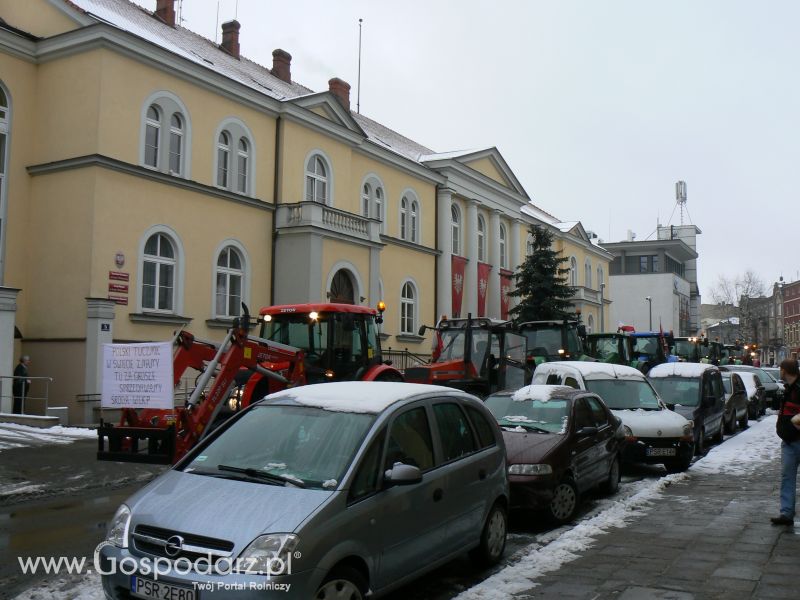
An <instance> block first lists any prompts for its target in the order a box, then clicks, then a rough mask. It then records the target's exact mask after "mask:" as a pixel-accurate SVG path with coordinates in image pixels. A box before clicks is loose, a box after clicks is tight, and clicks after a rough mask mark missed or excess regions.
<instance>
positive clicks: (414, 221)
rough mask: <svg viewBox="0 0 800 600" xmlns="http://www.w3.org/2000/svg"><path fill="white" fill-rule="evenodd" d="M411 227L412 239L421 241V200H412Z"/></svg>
mask: <svg viewBox="0 0 800 600" xmlns="http://www.w3.org/2000/svg"><path fill="white" fill-rule="evenodd" d="M409 219H410V221H409V228H410V229H411V238H410V239H411V241H412V242H415V243H416V242H419V202H417V201H416V200H412V201H411V214H410V215H409Z"/></svg>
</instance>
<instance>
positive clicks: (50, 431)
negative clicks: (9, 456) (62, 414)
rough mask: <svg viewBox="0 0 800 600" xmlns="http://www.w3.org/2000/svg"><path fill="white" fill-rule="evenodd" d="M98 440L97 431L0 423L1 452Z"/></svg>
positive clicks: (58, 426) (57, 426)
mask: <svg viewBox="0 0 800 600" xmlns="http://www.w3.org/2000/svg"><path fill="white" fill-rule="evenodd" d="M89 438H97V430H95V429H87V428H83V427H62V426H61V425H55V426H53V427H48V428H47V429H42V428H40V427H30V426H28V425H17V424H16V423H0V450H8V449H10V448H24V447H25V446H33V445H44V444H71V443H72V442H74V441H75V440H81V439H89Z"/></svg>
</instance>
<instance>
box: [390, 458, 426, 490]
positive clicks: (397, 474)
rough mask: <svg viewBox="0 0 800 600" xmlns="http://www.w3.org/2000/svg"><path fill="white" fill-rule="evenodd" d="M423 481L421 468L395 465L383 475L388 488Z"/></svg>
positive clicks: (401, 464)
mask: <svg viewBox="0 0 800 600" xmlns="http://www.w3.org/2000/svg"><path fill="white" fill-rule="evenodd" d="M420 481H422V472H421V471H420V470H419V467H415V466H413V465H406V464H403V463H399V462H397V463H394V466H393V467H392V468H391V469H389V470H388V471H386V472H385V473H384V474H383V482H384V483H385V484H386V485H387V487H388V486H393V485H413V484H415V483H419V482H420Z"/></svg>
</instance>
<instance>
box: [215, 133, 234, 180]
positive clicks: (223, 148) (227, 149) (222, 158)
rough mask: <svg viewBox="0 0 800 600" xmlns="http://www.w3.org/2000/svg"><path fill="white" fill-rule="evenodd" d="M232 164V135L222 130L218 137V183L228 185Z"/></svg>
mask: <svg viewBox="0 0 800 600" xmlns="http://www.w3.org/2000/svg"><path fill="white" fill-rule="evenodd" d="M230 165H231V135H230V134H229V133H228V132H227V131H221V132H220V134H219V137H218V138H217V185H218V186H219V187H222V188H227V187H228V174H229V171H230Z"/></svg>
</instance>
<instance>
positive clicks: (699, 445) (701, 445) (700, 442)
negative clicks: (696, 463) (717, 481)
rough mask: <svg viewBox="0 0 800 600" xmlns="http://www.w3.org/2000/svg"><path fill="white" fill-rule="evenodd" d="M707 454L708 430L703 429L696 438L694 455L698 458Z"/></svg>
mask: <svg viewBox="0 0 800 600" xmlns="http://www.w3.org/2000/svg"><path fill="white" fill-rule="evenodd" d="M705 452H706V430H705V429H701V430H700V431H699V432H698V433H697V434H695V436H694V453H695V454H696V455H697V456H703V454H705Z"/></svg>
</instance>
